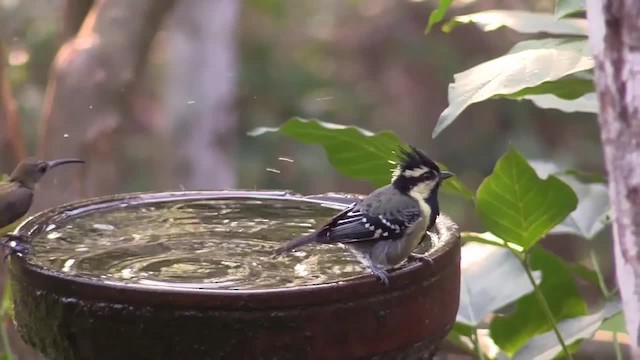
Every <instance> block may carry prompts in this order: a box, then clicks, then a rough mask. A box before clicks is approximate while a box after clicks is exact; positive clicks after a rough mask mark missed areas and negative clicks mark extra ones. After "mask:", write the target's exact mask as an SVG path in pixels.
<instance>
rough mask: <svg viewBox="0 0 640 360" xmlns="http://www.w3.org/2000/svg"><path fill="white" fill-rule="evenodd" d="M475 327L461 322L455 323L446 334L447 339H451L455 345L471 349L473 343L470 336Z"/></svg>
mask: <svg viewBox="0 0 640 360" xmlns="http://www.w3.org/2000/svg"><path fill="white" fill-rule="evenodd" d="M475 331H476V329H475V328H474V327H472V326H469V325H465V324H462V323H458V322H457V323H455V324H454V325H453V329H451V331H450V332H449V334H447V340H448V341H451V342H452V343H453V344H454V345H455V346H457V347H459V348H461V349H466V350H468V351H473V344H472V343H471V340H470V338H471V336H473V335H474V333H475Z"/></svg>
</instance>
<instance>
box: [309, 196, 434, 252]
mask: <svg viewBox="0 0 640 360" xmlns="http://www.w3.org/2000/svg"><path fill="white" fill-rule="evenodd" d="M421 215H422V213H421V212H420V208H419V207H417V206H416V207H407V208H404V209H402V210H398V211H397V212H395V213H394V214H384V213H380V214H376V213H371V212H368V211H366V210H365V209H364V208H363V207H361V206H359V205H354V206H352V207H351V208H349V209H347V210H345V211H343V212H341V213H340V214H338V215H336V216H335V217H334V218H333V219H331V220H330V221H329V223H327V224H326V225H325V226H323V227H322V228H321V229H320V231H319V233H318V242H320V243H323V244H332V243H353V242H362V241H371V240H398V239H400V238H402V236H403V235H404V232H405V230H406V228H407V227H409V226H411V225H413V224H414V223H415V222H416V221H418V220H419V219H420V217H421Z"/></svg>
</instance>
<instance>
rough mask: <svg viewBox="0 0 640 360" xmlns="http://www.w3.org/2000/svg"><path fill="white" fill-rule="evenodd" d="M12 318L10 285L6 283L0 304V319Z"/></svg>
mask: <svg viewBox="0 0 640 360" xmlns="http://www.w3.org/2000/svg"><path fill="white" fill-rule="evenodd" d="M5 316H10V317H13V301H11V283H10V282H8V281H7V283H6V285H5V287H4V296H3V297H2V303H1V304H0V318H4V317H5Z"/></svg>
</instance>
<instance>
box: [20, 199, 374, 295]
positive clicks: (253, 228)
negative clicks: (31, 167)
mask: <svg viewBox="0 0 640 360" xmlns="http://www.w3.org/2000/svg"><path fill="white" fill-rule="evenodd" d="M337 211H338V210H336V209H332V208H327V207H323V206H320V205H318V204H314V203H307V202H301V201H290V200H255V199H246V198H238V199H217V200H200V201H187V202H178V201H172V202H171V201H168V202H164V203H153V204H150V205H131V206H125V207H120V208H117V209H112V210H108V211H100V212H93V213H88V214H85V215H84V216H81V217H77V218H75V219H69V220H67V221H66V222H64V223H60V224H55V226H49V227H48V228H47V231H46V232H44V233H42V234H39V235H37V236H36V237H35V238H34V239H33V247H32V250H31V253H30V257H31V261H33V262H34V263H36V264H40V265H42V266H45V267H48V268H52V269H54V270H58V271H62V272H65V273H69V274H74V275H81V276H89V277H98V278H101V279H103V280H105V281H117V282H127V283H140V284H149V285H154V284H157V285H159V284H162V285H165V286H166V285H171V286H181V287H197V288H222V289H264V288H276V287H291V286H299V285H308V284H319V283H328V282H335V281H338V280H344V279H346V278H350V277H353V276H360V275H363V274H366V273H368V271H365V270H364V268H363V267H362V266H361V265H360V264H359V263H358V262H357V261H356V260H355V259H353V257H352V256H351V254H350V253H349V252H348V251H347V250H346V249H344V248H343V247H341V246H330V245H323V246H307V247H304V248H301V249H300V250H298V251H295V252H292V253H290V254H288V255H287V256H281V257H278V258H272V257H271V252H272V251H273V250H274V249H276V248H277V247H278V246H279V245H281V243H282V242H285V241H288V240H290V239H292V238H294V237H296V236H299V235H301V234H304V233H307V232H310V231H312V229H313V228H314V227H316V226H318V225H319V223H321V222H323V221H326V219H327V218H329V217H330V216H332V215H333V214H335V213H336V212H337Z"/></svg>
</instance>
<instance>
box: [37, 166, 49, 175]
mask: <svg viewBox="0 0 640 360" xmlns="http://www.w3.org/2000/svg"><path fill="white" fill-rule="evenodd" d="M46 171H47V165H46V164H42V165H40V166H38V172H39V173H41V174H44V173H45V172H46Z"/></svg>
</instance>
